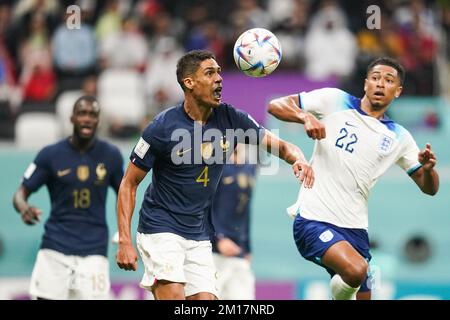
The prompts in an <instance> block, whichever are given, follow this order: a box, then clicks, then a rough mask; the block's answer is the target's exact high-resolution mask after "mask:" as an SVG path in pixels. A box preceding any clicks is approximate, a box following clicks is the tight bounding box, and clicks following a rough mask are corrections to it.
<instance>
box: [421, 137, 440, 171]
mask: <svg viewBox="0 0 450 320" xmlns="http://www.w3.org/2000/svg"><path fill="white" fill-rule="evenodd" d="M419 162H420V164H421V165H422V168H423V169H424V170H425V171H430V170H431V169H433V168H434V166H435V165H436V155H435V154H434V152H433V151H432V150H431V144H429V143H427V144H426V146H425V149H424V150H421V151H420V152H419Z"/></svg>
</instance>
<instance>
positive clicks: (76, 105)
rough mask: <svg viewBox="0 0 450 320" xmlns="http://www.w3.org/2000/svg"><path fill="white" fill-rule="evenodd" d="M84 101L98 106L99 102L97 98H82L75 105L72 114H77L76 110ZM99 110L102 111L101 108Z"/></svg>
mask: <svg viewBox="0 0 450 320" xmlns="http://www.w3.org/2000/svg"><path fill="white" fill-rule="evenodd" d="M83 101H86V102H89V103H91V104H97V105H98V101H97V98H96V97H94V96H81V97H79V98H78V99H77V101H75V103H74V104H73V109H72V112H75V109H76V108H78V107H79V106H80V105H81V103H82V102H83ZM99 110H100V108H99Z"/></svg>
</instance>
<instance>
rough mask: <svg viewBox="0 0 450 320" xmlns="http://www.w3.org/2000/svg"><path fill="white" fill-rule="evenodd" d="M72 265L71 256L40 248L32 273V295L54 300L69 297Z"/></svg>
mask: <svg viewBox="0 0 450 320" xmlns="http://www.w3.org/2000/svg"><path fill="white" fill-rule="evenodd" d="M72 265H73V262H72V261H71V257H69V256H66V255H64V254H62V253H60V252H57V251H55V250H50V249H41V250H39V252H38V254H37V258H36V262H35V265H34V268H33V273H32V275H31V282H30V294H31V296H33V297H40V298H45V299H52V300H66V299H68V297H69V290H70V285H71V282H72V267H71V266H72Z"/></svg>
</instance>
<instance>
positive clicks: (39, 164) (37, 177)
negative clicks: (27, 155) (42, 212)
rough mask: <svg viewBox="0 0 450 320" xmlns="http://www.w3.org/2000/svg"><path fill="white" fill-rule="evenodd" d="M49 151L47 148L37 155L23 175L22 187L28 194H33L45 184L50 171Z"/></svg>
mask: <svg viewBox="0 0 450 320" xmlns="http://www.w3.org/2000/svg"><path fill="white" fill-rule="evenodd" d="M50 160H51V155H50V150H49V148H48V147H46V148H44V149H42V150H41V151H39V153H38V154H37V156H36V158H35V159H34V161H33V162H32V163H31V164H30V165H29V166H28V168H27V170H25V173H24V175H23V180H22V185H23V186H24V187H25V188H26V189H27V190H28V191H30V192H35V191H36V190H38V189H39V188H40V187H41V186H42V185H44V184H45V183H47V181H48V179H49V177H50V175H51V171H50Z"/></svg>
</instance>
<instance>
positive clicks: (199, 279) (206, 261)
mask: <svg viewBox="0 0 450 320" xmlns="http://www.w3.org/2000/svg"><path fill="white" fill-rule="evenodd" d="M188 241H189V246H188V249H187V251H186V260H185V262H184V272H185V275H186V286H185V289H184V290H185V294H186V297H188V296H191V295H195V294H198V293H206V294H207V295H208V294H209V296H210V297H211V298H212V297H213V296H215V297H217V296H218V293H217V286H216V281H217V272H216V267H215V265H214V261H213V256H212V246H211V242H210V241H193V240H188Z"/></svg>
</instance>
